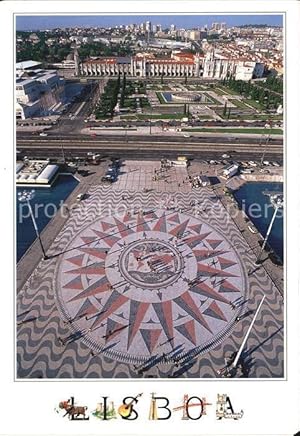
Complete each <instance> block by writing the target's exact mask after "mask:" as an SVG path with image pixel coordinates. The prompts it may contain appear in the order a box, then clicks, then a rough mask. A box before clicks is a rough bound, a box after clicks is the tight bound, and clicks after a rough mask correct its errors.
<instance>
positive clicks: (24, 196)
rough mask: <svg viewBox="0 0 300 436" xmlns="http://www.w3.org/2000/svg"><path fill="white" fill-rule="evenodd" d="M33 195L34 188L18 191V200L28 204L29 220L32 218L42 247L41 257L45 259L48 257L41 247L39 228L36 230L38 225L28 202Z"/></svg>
mask: <svg viewBox="0 0 300 436" xmlns="http://www.w3.org/2000/svg"><path fill="white" fill-rule="evenodd" d="M34 195H35V190H34V189H32V190H31V191H26V190H24V191H23V192H19V193H18V200H19V201H20V202H23V203H27V206H28V209H29V213H30V216H31V220H32V224H33V227H34V230H35V233H36V236H37V238H38V240H39V243H40V246H41V249H42V253H43V259H44V260H47V259H49V258H48V256H47V255H46V252H45V249H44V247H43V244H42V240H41V236H40V233H39V230H38V227H37V224H36V221H35V218H34V215H33V211H32V207H31V204H30V200H32V199H33V197H34Z"/></svg>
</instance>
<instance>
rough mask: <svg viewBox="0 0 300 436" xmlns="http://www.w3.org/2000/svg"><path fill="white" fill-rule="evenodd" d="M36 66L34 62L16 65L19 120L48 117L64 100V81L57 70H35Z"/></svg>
mask: <svg viewBox="0 0 300 436" xmlns="http://www.w3.org/2000/svg"><path fill="white" fill-rule="evenodd" d="M37 64H38V65H40V64H39V63H37ZM35 66H36V63H34V62H32V61H28V62H23V63H21V62H20V63H18V64H17V65H16V74H17V77H16V118H17V119H22V120H24V119H26V118H30V117H32V116H37V115H48V114H50V113H51V108H52V107H54V106H55V105H57V103H59V102H60V101H62V100H63V99H64V79H62V78H61V77H60V76H58V74H57V72H56V70H42V69H33V68H34V67H35Z"/></svg>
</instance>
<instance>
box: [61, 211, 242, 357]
mask: <svg viewBox="0 0 300 436" xmlns="http://www.w3.org/2000/svg"><path fill="white" fill-rule="evenodd" d="M56 291H57V301H58V304H59V307H60V310H61V312H62V314H63V317H64V319H65V320H69V325H70V327H71V328H72V329H73V331H74V333H78V334H80V336H81V338H82V340H83V341H85V343H86V344H87V345H88V346H90V347H91V348H92V349H93V350H94V351H95V352H103V353H106V354H108V355H109V356H110V357H114V358H118V359H120V360H124V361H135V362H142V361H145V360H147V359H149V358H150V357H151V356H153V355H157V354H160V353H162V352H164V353H168V352H171V351H172V352H173V351H174V350H175V351H176V353H177V355H178V356H180V355H183V354H184V353H187V352H188V351H191V350H197V352H201V350H203V351H204V350H205V351H207V350H208V349H210V348H212V347H214V346H216V345H217V344H218V343H219V342H220V341H222V339H223V338H224V337H225V336H226V335H228V334H229V332H230V331H231V328H232V326H233V325H234V323H235V319H236V316H237V315H238V313H239V312H240V310H241V307H242V304H243V299H244V298H245V296H246V293H247V292H246V279H245V273H244V268H243V265H242V263H241V261H240V259H239V256H238V254H237V253H236V251H235V249H234V248H233V247H232V246H231V244H230V243H229V241H228V240H227V238H226V237H225V236H224V235H223V234H221V233H220V232H219V231H218V230H216V229H215V228H213V227H212V226H210V225H209V224H208V223H206V222H204V221H202V220H201V219H199V218H198V217H197V218H195V217H193V216H189V215H187V214H184V213H176V212H174V211H172V212H170V211H165V210H160V209H158V210H145V211H143V212H140V213H137V214H130V213H125V214H122V215H118V216H113V217H107V218H101V219H99V220H97V221H95V222H94V223H93V224H90V225H89V226H88V227H86V228H85V229H83V230H82V231H81V232H80V233H79V234H78V235H76V236H75V238H74V239H73V240H72V241H71V243H70V245H69V246H68V247H67V249H66V252H65V254H64V255H63V256H62V259H61V261H60V264H59V266H58V270H57V276H56Z"/></svg>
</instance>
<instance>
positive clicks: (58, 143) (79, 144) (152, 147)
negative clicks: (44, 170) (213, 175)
mask: <svg viewBox="0 0 300 436" xmlns="http://www.w3.org/2000/svg"><path fill="white" fill-rule="evenodd" d="M62 146H63V148H64V149H65V150H68V149H74V150H76V149H77V150H80V149H86V150H90V149H95V150H103V149H105V150H137V151H143V150H144V151H145V152H149V151H163V150H174V151H181V152H185V151H213V152H228V151H230V152H240V153H242V152H243V151H245V152H251V153H253V154H255V153H262V152H263V150H264V146H262V145H257V144H234V145H233V144H228V143H215V142H208V143H202V144H201V143H197V144H195V143H192V142H183V143H176V142H175V143H174V142H165V141H163V142H155V143H152V144H149V142H141V141H139V142H136V141H127V142H126V141H123V142H109V141H107V140H99V141H98V140H97V141H95V140H88V139H87V140H74V139H73V140H72V139H70V140H63V141H62V140H61V139H49V140H47V141H45V140H41V141H39V140H30V139H29V140H28V139H24V140H18V141H17V148H18V149H24V148H25V149H35V148H42V149H52V150H54V149H60V150H61V148H62ZM266 151H267V152H268V153H274V154H280V155H282V154H283V146H282V145H277V144H273V145H272V146H271V145H269V146H268V148H267V150H266Z"/></svg>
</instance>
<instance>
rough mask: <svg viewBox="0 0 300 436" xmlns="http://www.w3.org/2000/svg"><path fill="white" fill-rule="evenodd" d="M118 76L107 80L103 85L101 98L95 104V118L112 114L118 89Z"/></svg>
mask: <svg viewBox="0 0 300 436" xmlns="http://www.w3.org/2000/svg"><path fill="white" fill-rule="evenodd" d="M120 81H121V79H120V76H118V79H117V80H109V81H108V82H107V84H106V86H105V89H104V92H103V94H102V96H101V99H100V101H99V103H98V105H97V106H96V109H95V116H96V118H108V117H112V116H113V114H114V108H115V106H116V104H117V101H118V94H119V89H120Z"/></svg>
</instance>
